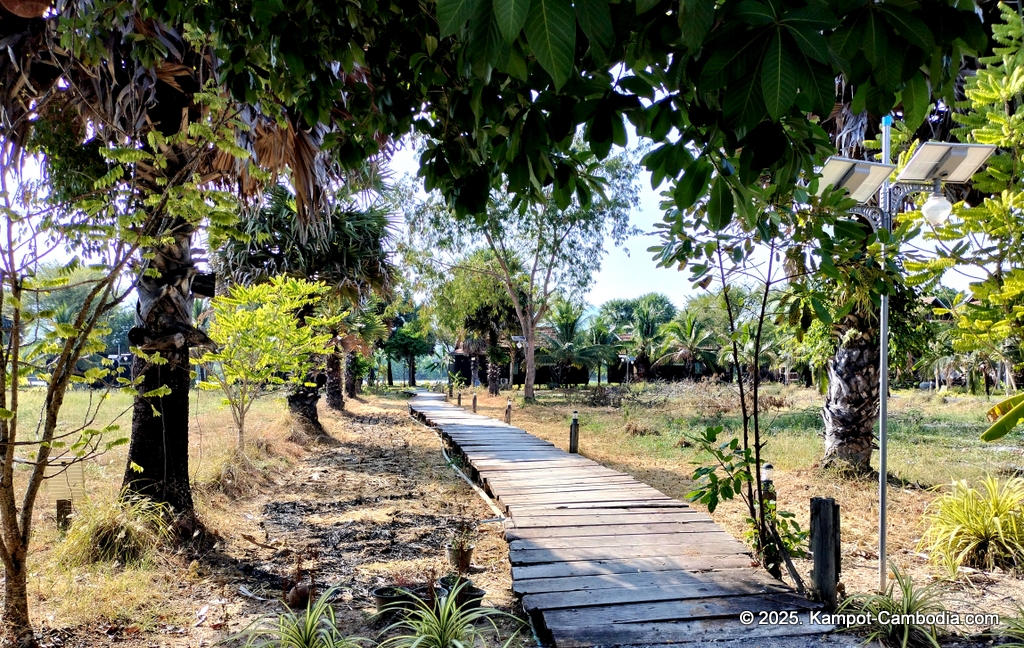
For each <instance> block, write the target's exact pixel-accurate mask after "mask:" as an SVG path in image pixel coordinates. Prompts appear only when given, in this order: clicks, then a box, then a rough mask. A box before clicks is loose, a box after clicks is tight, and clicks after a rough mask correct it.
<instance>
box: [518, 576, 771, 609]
mask: <svg viewBox="0 0 1024 648" xmlns="http://www.w3.org/2000/svg"><path fill="white" fill-rule="evenodd" d="M548 580H561V579H548ZM787 591H789V588H788V587H787V586H786V585H785V584H784V583H777V584H774V585H765V584H762V583H756V582H746V581H742V580H728V581H719V582H713V583H689V584H658V585H652V586H650V587H630V588H626V587H617V588H605V589H599V590H577V591H575V592H547V593H544V594H528V595H526V596H524V597H523V607H524V608H526V609H527V610H529V611H533V610H544V611H547V610H558V609H566V608H583V607H596V606H604V605H627V604H632V603H653V602H659V601H684V600H689V599H705V598H709V597H715V596H739V595H744V594H753V595H757V594H766V593H780V594H781V593H785V592H787Z"/></svg>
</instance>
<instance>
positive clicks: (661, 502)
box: [498, 490, 678, 508]
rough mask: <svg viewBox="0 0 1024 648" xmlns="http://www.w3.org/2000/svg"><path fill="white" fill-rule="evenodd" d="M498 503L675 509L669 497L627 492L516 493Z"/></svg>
mask: <svg viewBox="0 0 1024 648" xmlns="http://www.w3.org/2000/svg"><path fill="white" fill-rule="evenodd" d="M498 501H500V502H501V503H503V504H518V505H519V506H524V507H526V506H542V505H544V504H548V505H552V504H554V505H562V506H565V505H568V504H572V503H574V502H575V503H587V502H589V503H603V504H608V505H609V506H610V507H612V508H615V507H616V506H618V507H619V508H625V507H627V506H629V505H630V504H636V505H642V504H644V503H650V504H651V505H652V506H667V507H669V508H676V507H673V506H671V504H672V503H673V502H677V501H678V500H674V499H672V498H671V497H666V496H664V495H650V494H641V493H630V492H628V491H626V492H621V491H614V490H612V491H573V492H571V493H556V494H551V495H539V496H538V495H520V494H519V493H516V492H510V493H503V494H502V495H500V496H499V497H498Z"/></svg>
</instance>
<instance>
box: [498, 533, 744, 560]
mask: <svg viewBox="0 0 1024 648" xmlns="http://www.w3.org/2000/svg"><path fill="white" fill-rule="evenodd" d="M699 535H700V537H701V538H702V539H706V542H701V544H700V545H697V544H689V543H688V544H664V545H640V546H635V547H624V546H620V547H578V548H572V547H561V548H557V549H519V550H517V551H512V552H510V553H509V562H511V563H512V564H513V565H539V564H543V563H555V562H574V561H580V560H626V559H629V558H666V557H670V556H692V557H698V556H716V555H717V556H736V555H741V554H743V551H744V549H745V547H744V546H743V545H742V544H740V543H739V542H736V540H734V539H733V538H732V536H730V535H729V534H728V533H725V532H724V531H721V532H719V531H712V532H710V533H707V534H704V533H702V534H699Z"/></svg>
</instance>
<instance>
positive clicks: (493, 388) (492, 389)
mask: <svg viewBox="0 0 1024 648" xmlns="http://www.w3.org/2000/svg"><path fill="white" fill-rule="evenodd" d="M500 373H501V367H499V366H498V363H497V362H494V361H493V360H491V359H490V358H488V359H487V393H488V394H490V395H491V396H497V395H498V393H499V392H498V377H499V375H500Z"/></svg>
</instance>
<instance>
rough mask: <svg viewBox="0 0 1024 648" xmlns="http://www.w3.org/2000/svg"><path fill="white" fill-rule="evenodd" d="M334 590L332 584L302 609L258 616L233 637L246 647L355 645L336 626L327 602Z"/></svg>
mask: <svg viewBox="0 0 1024 648" xmlns="http://www.w3.org/2000/svg"><path fill="white" fill-rule="evenodd" d="M336 592H337V588H335V587H332V588H331V589H329V590H327V591H326V592H324V593H323V594H321V595H320V596H319V597H318V598H317V599H316V600H315V601H313V600H312V599H311V600H310V601H309V603H308V604H307V605H306V609H305V610H300V611H298V612H296V611H295V610H289V611H288V612H287V613H285V614H282V615H280V616H278V617H275V618H264V619H261V620H259V621H257V622H256V624H255V626H253V627H250V628H248V629H246V630H244V631H243V632H242V633H241V634H240V635H239V636H238V637H235V638H236V639H245V640H246V642H245V645H246V647H247V648H355V647H356V646H358V645H359V644H358V643H357V641H356V640H353V639H349V638H347V637H345V636H344V635H343V634H342V633H341V631H340V630H338V622H337V619H336V618H335V616H334V608H333V607H331V604H330V600H331V599H332V598H333V597H334V595H335V593H336Z"/></svg>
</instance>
